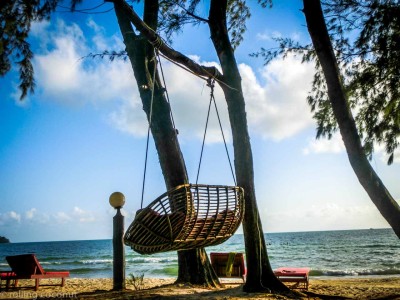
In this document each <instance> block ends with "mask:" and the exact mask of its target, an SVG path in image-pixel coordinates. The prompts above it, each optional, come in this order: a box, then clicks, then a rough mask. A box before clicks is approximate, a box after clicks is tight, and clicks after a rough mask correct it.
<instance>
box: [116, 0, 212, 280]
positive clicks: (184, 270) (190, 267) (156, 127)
mask: <svg viewBox="0 0 400 300" xmlns="http://www.w3.org/2000/svg"><path fill="white" fill-rule="evenodd" d="M121 2H122V1H114V5H115V13H116V16H117V19H118V24H119V27H120V30H121V33H122V35H123V38H124V43H125V46H126V52H127V54H128V57H129V60H130V62H131V66H132V69H133V72H134V75H135V79H136V83H137V86H138V88H139V93H140V98H141V99H142V103H143V109H144V111H145V112H146V115H147V118H148V120H150V102H151V94H152V92H151V90H152V87H153V76H152V74H154V73H153V72H154V68H156V64H155V59H154V49H153V47H152V46H151V44H149V43H148V41H147V40H146V39H143V38H142V37H141V36H138V35H136V34H135V33H134V30H133V28H132V25H131V23H130V21H129V18H128V17H127V14H126V11H125V6H124V5H122V4H121ZM157 14H158V0H151V1H145V9H144V21H145V22H146V23H147V24H148V25H149V26H150V27H152V28H156V26H157ZM154 87H155V91H154V100H153V102H154V103H153V113H152V122H151V133H152V135H153V138H154V142H155V145H156V149H157V153H158V157H159V160H160V165H161V169H162V173H163V175H164V180H165V183H166V187H167V189H170V188H172V187H175V186H178V185H181V184H184V183H187V182H188V176H187V172H186V166H185V162H184V159H183V156H182V152H181V150H180V146H179V141H178V138H177V131H176V130H175V128H174V127H173V124H172V121H171V115H170V106H169V104H168V102H167V101H166V98H165V95H164V89H163V88H162V85H161V83H160V80H159V77H158V73H157V71H156V80H155V85H154ZM177 282H189V283H191V284H201V285H206V286H210V287H216V286H220V283H219V279H218V277H217V276H216V274H215V272H214V270H213V268H212V267H211V264H210V261H209V259H208V256H207V254H206V252H205V250H204V249H203V248H199V249H193V250H186V251H178V279H177Z"/></svg>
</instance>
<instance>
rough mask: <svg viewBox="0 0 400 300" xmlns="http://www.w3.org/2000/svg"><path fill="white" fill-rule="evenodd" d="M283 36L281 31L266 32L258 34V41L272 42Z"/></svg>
mask: <svg viewBox="0 0 400 300" xmlns="http://www.w3.org/2000/svg"><path fill="white" fill-rule="evenodd" d="M280 37H282V34H281V33H280V32H279V31H272V32H270V31H269V30H266V31H264V32H259V33H257V34H256V39H257V40H259V41H271V40H272V39H274V38H280Z"/></svg>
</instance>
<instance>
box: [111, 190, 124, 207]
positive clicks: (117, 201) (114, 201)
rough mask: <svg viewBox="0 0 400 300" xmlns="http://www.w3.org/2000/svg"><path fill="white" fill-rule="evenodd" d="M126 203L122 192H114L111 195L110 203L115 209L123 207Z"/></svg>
mask: <svg viewBox="0 0 400 300" xmlns="http://www.w3.org/2000/svg"><path fill="white" fill-rule="evenodd" d="M124 204H125V196H124V194H122V193H121V192H114V193H112V194H111V196H110V205H111V206H112V207H114V208H115V209H118V208H121V207H122V206H124Z"/></svg>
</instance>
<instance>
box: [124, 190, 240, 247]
mask: <svg viewBox="0 0 400 300" xmlns="http://www.w3.org/2000/svg"><path fill="white" fill-rule="evenodd" d="M243 213H244V192H243V189H242V188H240V187H237V186H222V185H200V184H184V185H181V186H178V187H176V188H174V189H172V190H170V191H168V192H166V193H164V194H163V195H161V196H160V197H158V198H157V199H156V200H154V201H153V202H152V203H150V204H149V205H148V206H147V207H146V208H144V209H141V210H139V211H138V212H137V213H136V216H135V219H134V220H133V222H132V224H131V225H130V226H129V228H128V230H127V231H126V233H125V237H124V242H125V244H126V245H129V246H131V248H132V249H133V250H135V251H136V252H138V253H141V254H151V253H156V252H165V251H171V250H184V249H193V248H199V247H206V246H211V245H218V244H220V243H223V242H224V241H226V240H227V239H229V237H231V236H232V235H233V234H234V233H235V231H236V230H237V228H238V227H239V225H240V222H241V221H242V219H243Z"/></svg>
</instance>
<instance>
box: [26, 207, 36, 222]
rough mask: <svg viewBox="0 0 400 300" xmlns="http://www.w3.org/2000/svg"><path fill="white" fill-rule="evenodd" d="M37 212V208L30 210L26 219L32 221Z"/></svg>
mask: <svg viewBox="0 0 400 300" xmlns="http://www.w3.org/2000/svg"><path fill="white" fill-rule="evenodd" d="M36 212H37V209H36V208H31V209H30V210H28V211H26V212H25V218H26V219H28V220H32V219H33V218H34V216H35V214H36Z"/></svg>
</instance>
